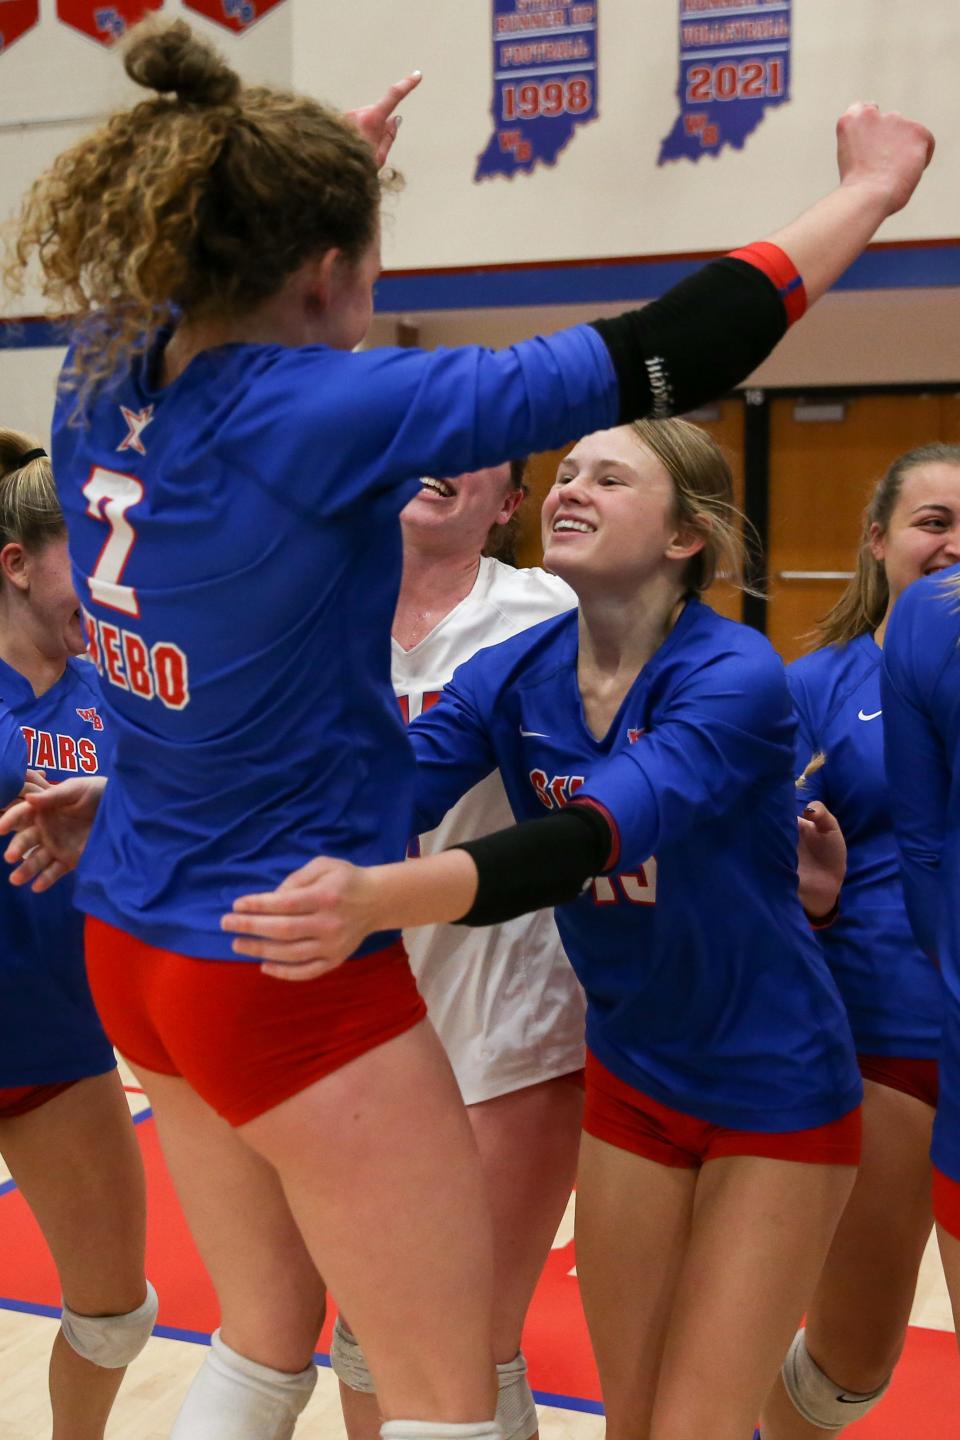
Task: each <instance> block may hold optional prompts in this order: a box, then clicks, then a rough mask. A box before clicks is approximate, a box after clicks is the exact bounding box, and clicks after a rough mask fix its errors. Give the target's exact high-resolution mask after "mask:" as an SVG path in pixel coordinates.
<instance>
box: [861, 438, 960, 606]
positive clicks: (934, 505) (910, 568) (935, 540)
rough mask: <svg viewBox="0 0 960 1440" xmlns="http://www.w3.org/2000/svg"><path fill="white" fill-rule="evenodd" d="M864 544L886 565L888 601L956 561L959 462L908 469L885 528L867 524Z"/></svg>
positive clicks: (959, 547) (959, 526) (959, 524)
mask: <svg viewBox="0 0 960 1440" xmlns="http://www.w3.org/2000/svg"><path fill="white" fill-rule="evenodd" d="M870 549H871V552H872V554H873V557H874V559H875V560H879V561H880V562H881V563H882V565H883V567H884V570H885V571H886V577H887V585H888V587H889V590H890V604H891V605H892V604H893V603H894V601H895V600H896V599H897V597H898V596H899V595H901V594H902V593H903V591H904V590H905V589H906V588H907V586H908V585H911V584H912V583H913V581H914V580H919V579H920V577H921V576H922V575H932V574H934V573H936V571H938V570H945V569H946V568H947V567H948V566H949V565H956V564H957V562H958V561H960V464H951V463H947V462H944V461H930V462H927V463H926V464H920V465H915V466H913V467H912V468H911V469H910V470H908V471H907V472H906V473H905V475H904V477H903V483H902V485H901V488H900V495H899V497H898V499H897V503H896V505H895V506H894V508H893V511H892V513H891V516H890V521H889V524H888V525H887V527H886V530H885V531H884V530H881V527H880V526H879V525H878V524H876V523H874V524H873V525H872V526H871V527H870Z"/></svg>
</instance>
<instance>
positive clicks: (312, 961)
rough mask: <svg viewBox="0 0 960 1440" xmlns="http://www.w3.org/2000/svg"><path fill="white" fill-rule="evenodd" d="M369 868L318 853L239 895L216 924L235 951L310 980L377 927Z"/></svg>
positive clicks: (266, 969) (270, 970)
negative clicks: (259, 891)
mask: <svg viewBox="0 0 960 1440" xmlns="http://www.w3.org/2000/svg"><path fill="white" fill-rule="evenodd" d="M374 898H375V882H374V881H373V880H372V878H371V873H370V871H369V870H367V869H365V868H364V867H363V866H360V865H351V864H350V863H349V861H347V860H334V859H331V858H329V857H327V856H320V857H319V858H318V859H316V860H311V861H309V862H308V863H307V864H306V865H304V866H302V867H301V868H300V869H299V870H294V871H293V873H292V874H291V875H288V876H287V878H286V880H284V882H283V884H282V885H280V886H278V888H277V889H276V890H272V891H270V892H269V893H268V894H265V895H241V896H240V898H239V899H237V900H235V901H234V903H233V910H232V911H231V912H230V913H229V914H227V915H224V916H223V918H222V920H221V921H220V924H221V926H222V928H223V929H224V930H226V931H228V932H229V933H230V934H233V935H237V936H243V937H251V938H243V939H237V940H234V942H233V948H234V950H235V951H236V953H237V954H238V955H249V956H251V957H252V958H253V959H255V960H262V961H263V962H264V963H263V964H262V965H261V967H260V968H261V970H262V971H263V973H264V974H265V975H273V976H275V977H276V978H278V979H281V980H312V979H313V978H314V977H315V976H317V975H324V974H326V972H327V971H328V970H333V969H334V968H335V967H336V966H337V965H339V964H340V963H341V961H343V960H346V958H347V956H348V955H352V953H353V951H354V950H356V948H357V946H358V945H359V944H360V942H361V940H364V939H365V938H366V937H367V935H369V934H370V933H371V931H373V930H376V929H377V928H378V926H377V923H376V919H375V916H374V913H373V901H374Z"/></svg>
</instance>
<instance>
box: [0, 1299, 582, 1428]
mask: <svg viewBox="0 0 960 1440" xmlns="http://www.w3.org/2000/svg"><path fill="white" fill-rule="evenodd" d="M0 1310H13V1311H15V1312H16V1313H17V1314H19V1315H43V1316H46V1317H47V1318H48V1319H50V1320H59V1319H60V1307H59V1305H40V1304H38V1303H37V1302H36V1301H34V1300H11V1299H8V1298H5V1297H0ZM153 1333H154V1335H156V1336H158V1337H159V1339H161V1340H184V1341H186V1343H187V1344H188V1345H209V1344H210V1336H209V1335H207V1334H205V1332H204V1331H203V1330H181V1329H180V1328H179V1326H176V1325H156V1326H154V1330H153ZM313 1358H314V1360H316V1362H317V1364H318V1365H322V1366H324V1367H325V1368H326V1369H328V1370H329V1369H330V1356H329V1355H325V1354H323V1353H322V1352H321V1351H319V1350H318V1351H317V1353H316V1354H315V1355H314V1357H313ZM533 1398H534V1400H536V1402H537V1404H538V1405H551V1406H553V1407H554V1408H555V1409H558V1410H579V1411H581V1412H583V1413H585V1414H587V1415H602V1414H603V1406H602V1405H601V1404H600V1401H599V1400H583V1399H581V1398H580V1396H579V1395H555V1394H554V1393H553V1392H552V1391H550V1390H534V1392H533Z"/></svg>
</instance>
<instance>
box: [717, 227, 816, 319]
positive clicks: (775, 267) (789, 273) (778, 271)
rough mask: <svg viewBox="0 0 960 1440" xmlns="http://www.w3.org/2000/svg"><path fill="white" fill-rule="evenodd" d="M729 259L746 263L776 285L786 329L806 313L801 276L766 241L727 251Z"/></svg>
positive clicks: (792, 265)
mask: <svg viewBox="0 0 960 1440" xmlns="http://www.w3.org/2000/svg"><path fill="white" fill-rule="evenodd" d="M730 258H731V260H746V262H747V264H748V265H755V266H756V267H757V269H758V270H762V271H763V273H764V275H766V277H767V279H768V280H770V281H772V282H773V284H774V285H776V287H777V293H778V295H779V296H780V299H781V301H782V302H783V308H784V311H785V313H786V316H787V324H788V325H795V324H796V322H797V321H798V320H799V319H800V317H801V316H802V315H804V314H805V313H806V309H807V292H806V289H805V288H804V284H803V276H802V275H801V274H800V272H799V270H798V269H797V267H796V266H795V265H794V263H793V261H792V260H791V259H790V256H789V255H788V254H787V252H786V251H785V250H781V249H780V246H779V245H771V243H770V241H769V240H757V241H755V242H754V243H753V244H752V245H745V246H744V247H743V249H742V250H731V251H730Z"/></svg>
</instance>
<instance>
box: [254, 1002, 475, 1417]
mask: <svg viewBox="0 0 960 1440" xmlns="http://www.w3.org/2000/svg"><path fill="white" fill-rule="evenodd" d="M240 1134H241V1135H242V1136H243V1138H244V1139H245V1140H246V1141H248V1142H249V1143H250V1144H251V1145H253V1146H255V1147H256V1149H257V1150H258V1151H259V1152H260V1153H261V1154H262V1155H264V1157H265V1158H267V1159H268V1160H270V1162H271V1163H272V1164H273V1165H275V1166H276V1168H277V1171H278V1172H279V1174H280V1175H281V1176H282V1178H283V1186H284V1191H285V1193H286V1196H287V1199H288V1201H289V1203H290V1208H291V1210H292V1212H293V1214H294V1216H295V1217H296V1220H297V1222H298V1224H299V1226H300V1229H301V1231H302V1233H303V1235H304V1238H305V1240H306V1242H307V1245H308V1247H309V1249H310V1253H311V1254H312V1255H313V1257H314V1260H315V1262H316V1263H317V1265H318V1266H319V1267H320V1268H321V1269H322V1271H323V1273H324V1276H325V1278H326V1280H327V1282H328V1283H329V1285H330V1288H331V1290H332V1291H333V1293H334V1294H335V1295H336V1297H337V1300H338V1302H340V1303H341V1304H342V1306H343V1308H344V1311H345V1312H346V1314H347V1315H348V1316H349V1317H350V1322H351V1325H352V1326H353V1327H354V1329H355V1332H356V1335H357V1338H358V1339H359V1341H360V1343H361V1344H362V1346H363V1349H364V1353H365V1355H366V1357H367V1361H368V1363H369V1366H370V1371H371V1375H372V1377H373V1380H374V1383H375V1384H376V1387H377V1394H378V1397H379V1400H380V1404H381V1408H382V1411H383V1414H384V1416H385V1417H386V1418H388V1419H417V1420H428V1421H430V1420H433V1421H451V1422H474V1423H476V1422H481V1421H485V1420H489V1419H490V1418H492V1416H493V1412H494V1405H495V1379H494V1372H493V1355H492V1349H491V1341H490V1324H491V1307H492V1280H491V1270H492V1240H491V1234H490V1219H489V1213H488V1210H487V1204H486V1195H485V1192H484V1184H483V1174H482V1171H481V1169H480V1160H479V1156H478V1154H477V1147H476V1144H475V1142H474V1139H473V1134H472V1132H471V1130H470V1125H469V1122H468V1121H467V1117H466V1111H465V1110H464V1107H463V1102H462V1100H461V1099H460V1092H459V1090H458V1089H457V1085H456V1081H455V1080H454V1078H453V1072H452V1071H451V1069H450V1065H449V1062H448V1060H447V1057H446V1055H445V1054H444V1052H443V1049H442V1047H441V1045H440V1042H439V1040H438V1039H437V1037H436V1035H435V1034H434V1032H433V1029H432V1028H431V1026H430V1025H429V1023H427V1022H425V1021H424V1022H421V1023H420V1024H419V1025H417V1026H415V1027H414V1029H412V1030H408V1031H407V1032H406V1033H405V1034H403V1035H400V1036H397V1037H396V1039H394V1040H391V1041H388V1042H387V1044H385V1045H381V1046H379V1047H378V1048H377V1049H375V1050H371V1051H369V1052H368V1053H367V1054H366V1055H363V1056H361V1057H360V1058H359V1059H357V1060H354V1061H352V1062H351V1063H350V1064H349V1065H345V1066H344V1067H343V1068H342V1069H340V1070H337V1071H336V1072H335V1073H334V1074H332V1075H329V1076H327V1077H326V1078H325V1079H324V1080H322V1081H320V1082H318V1083H317V1084H315V1085H312V1086H311V1087H310V1088H309V1089H307V1090H304V1091H302V1092H301V1093H300V1094H299V1095H295V1096H293V1097H291V1099H289V1100H285V1101H284V1102H283V1103H282V1104H280V1105H278V1106H276V1108H275V1109H273V1110H270V1111H268V1112H267V1114H265V1115H262V1116H260V1117H258V1118H257V1119H256V1120H253V1121H251V1122H250V1123H249V1124H247V1125H245V1126H243V1128H242V1130H241V1132H240ZM305 1136H310V1137H312V1140H313V1143H312V1144H307V1143H305Z"/></svg>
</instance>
